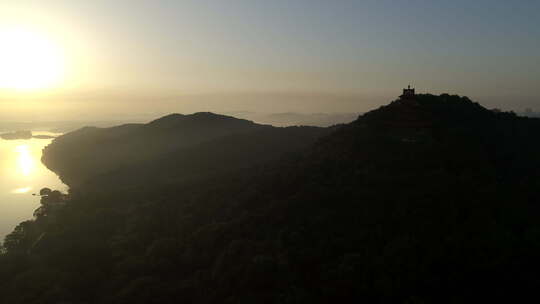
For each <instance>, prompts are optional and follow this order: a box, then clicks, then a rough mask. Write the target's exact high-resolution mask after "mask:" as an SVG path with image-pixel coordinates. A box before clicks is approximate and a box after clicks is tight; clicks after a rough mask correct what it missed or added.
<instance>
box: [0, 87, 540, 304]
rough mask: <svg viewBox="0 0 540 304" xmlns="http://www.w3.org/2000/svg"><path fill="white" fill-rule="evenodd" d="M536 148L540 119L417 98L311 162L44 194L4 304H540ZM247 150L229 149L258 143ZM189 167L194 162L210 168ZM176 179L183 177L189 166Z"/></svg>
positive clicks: (322, 149) (321, 147) (127, 172)
mask: <svg viewBox="0 0 540 304" xmlns="http://www.w3.org/2000/svg"><path fill="white" fill-rule="evenodd" d="M168 119H169V118H167V119H166V120H165V121H167V120H168ZM165 125H169V122H166V123H165ZM138 128H142V127H141V126H139V127H138ZM145 128H146V127H145ZM128 129H129V128H128ZM291 130H292V131H298V129H291ZM291 130H289V131H291ZM257 131H258V132H259V131H260V130H257ZM266 131H267V132H270V133H272V132H288V131H284V130H280V131H277V130H275V129H266ZM80 132H93V131H84V130H81V131H80ZM260 132H262V131H260ZM538 132H540V120H538V119H530V118H521V117H517V116H516V115H514V114H512V113H497V112H493V111H490V110H487V109H485V108H483V107H481V106H480V105H478V104H476V103H474V102H472V101H470V100H469V99H468V98H466V97H458V96H450V95H441V96H433V95H418V96H416V98H414V99H409V100H397V101H394V102H392V103H391V104H389V105H387V106H383V107H381V108H379V109H377V110H374V111H371V112H369V113H366V114H364V115H362V116H361V117H360V118H359V119H357V120H356V121H354V122H353V123H350V124H348V125H344V126H341V127H338V128H335V129H334V130H333V132H332V133H331V134H328V135H326V136H324V137H322V138H321V139H319V140H317V141H316V142H315V143H314V144H312V145H311V147H310V148H309V149H305V150H298V151H299V152H297V153H295V154H293V155H288V156H283V157H281V158H278V159H276V158H275V157H272V161H270V162H268V163H266V164H265V165H258V166H254V167H251V168H244V169H242V168H238V167H237V169H238V170H236V171H234V173H232V172H233V171H227V172H226V173H222V174H217V175H216V174H211V172H210V171H211V170H203V172H206V173H201V174H202V175H204V176H196V178H184V179H179V178H178V176H173V178H170V179H169V178H168V177H167V178H156V179H153V178H145V179H138V178H136V177H135V178H134V177H133V176H134V175H139V174H143V175H144V174H145V172H152V171H153V170H157V171H162V170H165V164H167V162H168V161H167V160H168V159H169V157H174V154H170V155H164V156H160V157H164V158H162V159H161V160H160V161H157V160H156V161H155V162H152V161H150V160H149V161H148V162H146V163H144V165H143V167H136V166H135V167H133V166H126V167H124V168H118V169H117V170H116V171H115V172H114V173H110V174H113V175H110V176H109V177H110V178H111V180H126V181H128V182H127V183H128V184H130V185H131V187H129V188H128V187H120V188H119V189H116V190H115V189H104V188H102V187H95V184H93V183H94V182H96V183H99V180H101V177H94V178H93V179H92V183H89V184H84V185H81V186H80V187H79V188H78V189H76V190H75V191H73V192H72V193H70V194H69V195H67V196H64V195H62V194H60V193H55V192H53V191H50V190H47V191H44V194H45V195H44V196H43V197H42V207H40V209H38V210H37V211H36V219H35V220H33V221H28V222H25V223H22V224H21V225H19V226H18V227H17V228H16V229H15V231H14V232H13V233H12V234H10V235H9V236H8V237H7V238H6V240H5V242H4V250H5V252H6V253H5V254H3V255H2V256H1V257H0V297H2V298H3V299H4V300H5V301H6V302H7V303H58V302H67V303H176V302H188V303H254V302H256V303H355V302H362V301H363V302H367V303H389V302H397V303H426V302H427V303H431V302H436V303H462V302H475V303H478V302H491V301H508V302H509V301H513V302H516V301H520V300H523V299H531V298H534V297H536V293H537V291H536V290H537V274H538V272H539V271H540V262H539V261H538V258H537V257H538V256H539V255H540V246H539V241H538V233H539V231H540V222H539V221H538V216H539V215H540V210H539V208H538V206H539V205H538V194H537V193H536V192H537V191H536V189H537V186H538V181H539V180H540V143H538V141H536V140H534V138H535V134H537V133H538ZM250 134H252V136H254V137H253V138H252V139H253V140H254V141H255V139H258V138H259V136H256V135H255V134H256V132H255V133H250ZM237 136H239V134H231V135H230V136H229V135H228V136H225V137H221V138H215V140H216V141H215V142H216V143H217V142H220V144H219V145H221V144H224V143H225V142H228V140H231V141H234V140H235V139H237V138H243V137H241V136H240V137H237ZM226 138H229V139H226ZM248 138H249V137H248ZM290 138H294V137H290ZM242 142H243V143H242V146H243V147H248V148H246V149H247V150H249V149H255V146H251V145H250V144H249V141H242ZM270 142H273V141H272V140H270ZM200 144H201V146H204V145H206V144H208V145H209V147H211V146H215V145H214V144H212V141H207V142H206V143H202V142H200ZM190 147H191V148H194V149H195V150H194V151H204V153H201V159H200V162H198V163H197V161H194V162H193V166H194V168H195V167H199V166H201V167H202V166H203V165H204V163H205V162H206V161H211V160H212V155H213V156H215V157H218V155H219V154H220V153H221V151H219V150H217V149H216V150H212V149H211V148H195V147H196V146H195V145H192V146H190ZM191 148H190V149H191ZM268 149H270V147H269V148H268ZM231 151H234V149H232V150H231ZM182 153H186V154H182ZM182 153H180V154H177V156H180V155H182V157H183V155H187V156H186V157H188V159H195V156H194V155H195V153H196V152H192V153H188V152H185V151H184V152H182ZM238 155H242V154H238ZM233 159H234V158H233ZM174 161H176V162H178V164H180V165H178V168H186V167H189V166H190V165H191V164H192V162H191V161H187V163H182V161H181V160H178V159H177V160H174ZM169 163H171V161H169ZM154 164H155V166H156V167H155V168H153V165H154ZM194 168H193V169H189V170H193V171H196V170H195V169H194ZM96 176H99V175H96ZM150 176H155V175H153V174H150ZM190 176H191V177H193V176H194V175H190ZM205 176H206V177H205ZM164 181H167V182H164ZM105 183H108V182H105Z"/></svg>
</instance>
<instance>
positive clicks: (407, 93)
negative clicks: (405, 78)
mask: <svg viewBox="0 0 540 304" xmlns="http://www.w3.org/2000/svg"><path fill="white" fill-rule="evenodd" d="M415 95H416V94H415V92H414V88H413V89H411V86H410V85H409V86H408V87H407V88H406V89H403V94H401V96H399V98H401V99H414V96H415Z"/></svg>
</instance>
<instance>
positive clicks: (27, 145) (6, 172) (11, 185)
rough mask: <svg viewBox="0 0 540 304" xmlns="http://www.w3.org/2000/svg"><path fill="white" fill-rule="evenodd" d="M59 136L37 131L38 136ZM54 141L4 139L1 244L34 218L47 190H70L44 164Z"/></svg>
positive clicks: (0, 176) (0, 159) (0, 143)
mask: <svg viewBox="0 0 540 304" xmlns="http://www.w3.org/2000/svg"><path fill="white" fill-rule="evenodd" d="M38 134H40V135H41V134H43V135H57V134H51V133H46V132H34V135H38ZM50 142H51V139H38V138H32V139H26V140H22V139H21V140H3V139H0V241H3V238H4V236H5V235H6V234H7V233H9V232H11V231H13V228H15V226H16V225H17V224H19V223H20V222H22V221H25V220H28V219H31V218H32V214H33V212H34V210H35V209H36V208H37V207H39V197H36V196H32V193H35V192H38V191H39V189H41V188H43V187H48V188H51V189H57V190H60V191H66V190H67V186H66V185H64V184H63V183H62V182H61V181H60V179H59V178H58V177H57V176H56V174H54V173H53V172H51V171H50V170H49V169H47V168H46V167H45V166H44V165H43V164H42V163H41V151H42V150H43V148H44V147H45V146H47V145H48V144H49V143H50Z"/></svg>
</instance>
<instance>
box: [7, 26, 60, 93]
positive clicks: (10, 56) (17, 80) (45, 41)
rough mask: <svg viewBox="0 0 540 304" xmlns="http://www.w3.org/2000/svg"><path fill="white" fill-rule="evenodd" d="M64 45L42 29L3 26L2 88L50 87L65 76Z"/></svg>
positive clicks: (28, 88)
mask: <svg viewBox="0 0 540 304" xmlns="http://www.w3.org/2000/svg"><path fill="white" fill-rule="evenodd" d="M64 69H65V64H64V58H63V56H62V51H61V49H60V47H59V46H58V45H57V44H55V42H54V41H53V40H52V39H50V38H48V37H47V36H46V35H44V34H42V33H40V32H39V31H32V30H28V29H25V28H7V29H0V89H11V90H17V91H27V90H37V89H47V88H52V87H55V86H56V85H58V84H59V83H60V82H61V81H62V78H63V76H64Z"/></svg>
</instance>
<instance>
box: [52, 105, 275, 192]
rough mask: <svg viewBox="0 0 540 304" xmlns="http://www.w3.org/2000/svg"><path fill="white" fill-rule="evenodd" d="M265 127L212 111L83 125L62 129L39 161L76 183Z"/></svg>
mask: <svg viewBox="0 0 540 304" xmlns="http://www.w3.org/2000/svg"><path fill="white" fill-rule="evenodd" d="M269 128H272V127H270V126H264V125H258V124H255V123H253V122H251V121H247V120H243V119H236V118H233V117H229V116H223V115H216V114H213V113H195V114H192V115H181V114H171V115H168V116H165V117H162V118H160V119H157V120H154V121H152V122H150V123H148V124H126V125H121V126H117V127H112V128H95V127H86V128H82V129H80V130H77V131H74V132H71V133H68V134H65V135H63V136H60V137H58V138H57V139H55V140H54V142H53V143H52V144H51V145H49V146H48V147H46V149H45V150H44V151H43V158H42V161H43V163H44V164H45V165H46V166H47V167H49V168H50V169H51V170H53V171H55V172H57V173H58V174H59V176H60V177H61V179H62V180H63V181H64V182H65V183H66V184H68V185H70V186H76V185H79V184H81V183H83V182H84V181H86V180H87V179H88V178H90V177H93V176H96V175H99V174H103V173H106V172H110V171H113V170H115V169H117V168H120V167H129V166H133V165H136V164H139V163H141V162H144V161H145V160H155V159H157V158H159V157H161V156H164V155H167V154H170V153H172V152H173V151H177V150H180V149H184V148H188V147H192V146H195V145H199V144H202V143H204V142H207V141H211V140H215V139H217V138H220V137H223V136H228V135H232V134H242V133H249V132H253V131H256V130H264V129H269ZM215 148H216V149H219V147H215Z"/></svg>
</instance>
